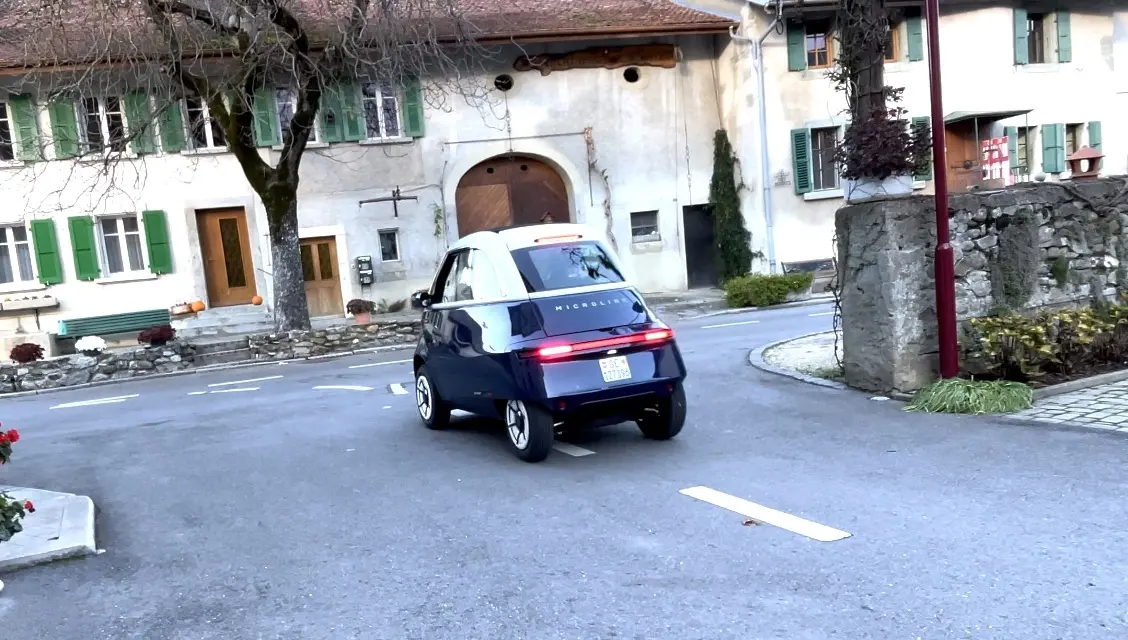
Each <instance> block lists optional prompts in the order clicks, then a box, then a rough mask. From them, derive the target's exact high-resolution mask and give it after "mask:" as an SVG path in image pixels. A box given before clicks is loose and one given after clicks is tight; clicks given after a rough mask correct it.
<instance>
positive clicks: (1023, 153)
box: [1017, 127, 1034, 176]
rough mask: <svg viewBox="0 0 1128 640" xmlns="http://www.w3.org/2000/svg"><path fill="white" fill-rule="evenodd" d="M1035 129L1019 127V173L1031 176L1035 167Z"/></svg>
mask: <svg viewBox="0 0 1128 640" xmlns="http://www.w3.org/2000/svg"><path fill="white" fill-rule="evenodd" d="M1033 143H1034V127H1018V145H1017V149H1018V165H1017V166H1018V173H1019V174H1020V175H1023V176H1028V175H1030V167H1032V166H1034V144H1033Z"/></svg>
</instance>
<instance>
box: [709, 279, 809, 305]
mask: <svg viewBox="0 0 1128 640" xmlns="http://www.w3.org/2000/svg"><path fill="white" fill-rule="evenodd" d="M814 279H815V274H813V273H788V274H779V275H764V274H760V273H754V274H751V275H747V276H741V277H739V278H733V279H732V280H729V281H728V282H726V283H725V302H726V303H728V306H730V307H768V306H771V305H773V304H780V303H782V302H787V296H788V294H792V293H800V292H802V291H806V290H807V289H809V288H811V283H812V282H813V281H814Z"/></svg>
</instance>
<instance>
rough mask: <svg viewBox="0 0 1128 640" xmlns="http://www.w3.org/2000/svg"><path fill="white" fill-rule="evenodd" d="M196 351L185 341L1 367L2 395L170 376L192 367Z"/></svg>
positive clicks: (0, 384)
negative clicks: (163, 374) (155, 374)
mask: <svg viewBox="0 0 1128 640" xmlns="http://www.w3.org/2000/svg"><path fill="white" fill-rule="evenodd" d="M195 354H196V348H195V347H193V346H192V345H190V344H185V343H182V342H175V341H174V342H170V343H168V344H167V345H165V346H163V347H136V348H134V349H123V350H115V351H112V352H106V353H102V354H100V355H98V356H86V355H73V356H62V357H59V358H50V359H47V360H39V361H36V362H30V363H28V364H2V365H0V393H12V392H16V391H37V390H40V389H53V388H55V387H71V386H74V385H79V384H86V383H89V382H102V381H106V380H123V379H126V378H138V377H143V376H146V375H150V374H154V373H171V372H173V371H180V370H182V369H187V368H188V367H191V366H192V360H193V358H194V357H195Z"/></svg>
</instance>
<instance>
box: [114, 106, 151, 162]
mask: <svg viewBox="0 0 1128 640" xmlns="http://www.w3.org/2000/svg"><path fill="white" fill-rule="evenodd" d="M122 102H123V103H124V106H125V121H126V125H128V127H129V135H131V136H133V139H132V140H130V141H129V148H130V149H132V150H133V153H136V154H137V155H139V156H140V155H145V154H147V153H156V152H157V143H156V140H155V139H154V138H153V114H152V111H151V110H150V109H149V94H147V93H145V92H144V91H129V92H126V94H125V96H124V99H123V101H122Z"/></svg>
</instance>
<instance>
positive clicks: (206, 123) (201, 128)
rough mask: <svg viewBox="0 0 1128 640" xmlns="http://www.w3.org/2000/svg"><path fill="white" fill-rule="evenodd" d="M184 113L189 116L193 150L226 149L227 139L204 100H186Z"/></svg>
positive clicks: (188, 124) (191, 98) (189, 133)
mask: <svg viewBox="0 0 1128 640" xmlns="http://www.w3.org/2000/svg"><path fill="white" fill-rule="evenodd" d="M184 113H185V115H187V116H188V120H187V121H186V122H185V126H187V128H188V140H189V142H190V144H191V146H192V148H193V149H196V150H205V149H226V148H227V137H226V136H225V135H224V134H223V127H222V126H220V124H219V121H218V120H213V119H212V117H211V110H210V108H209V107H208V103H207V102H206V101H205V100H204V99H203V98H197V97H190V98H185V99H184Z"/></svg>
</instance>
